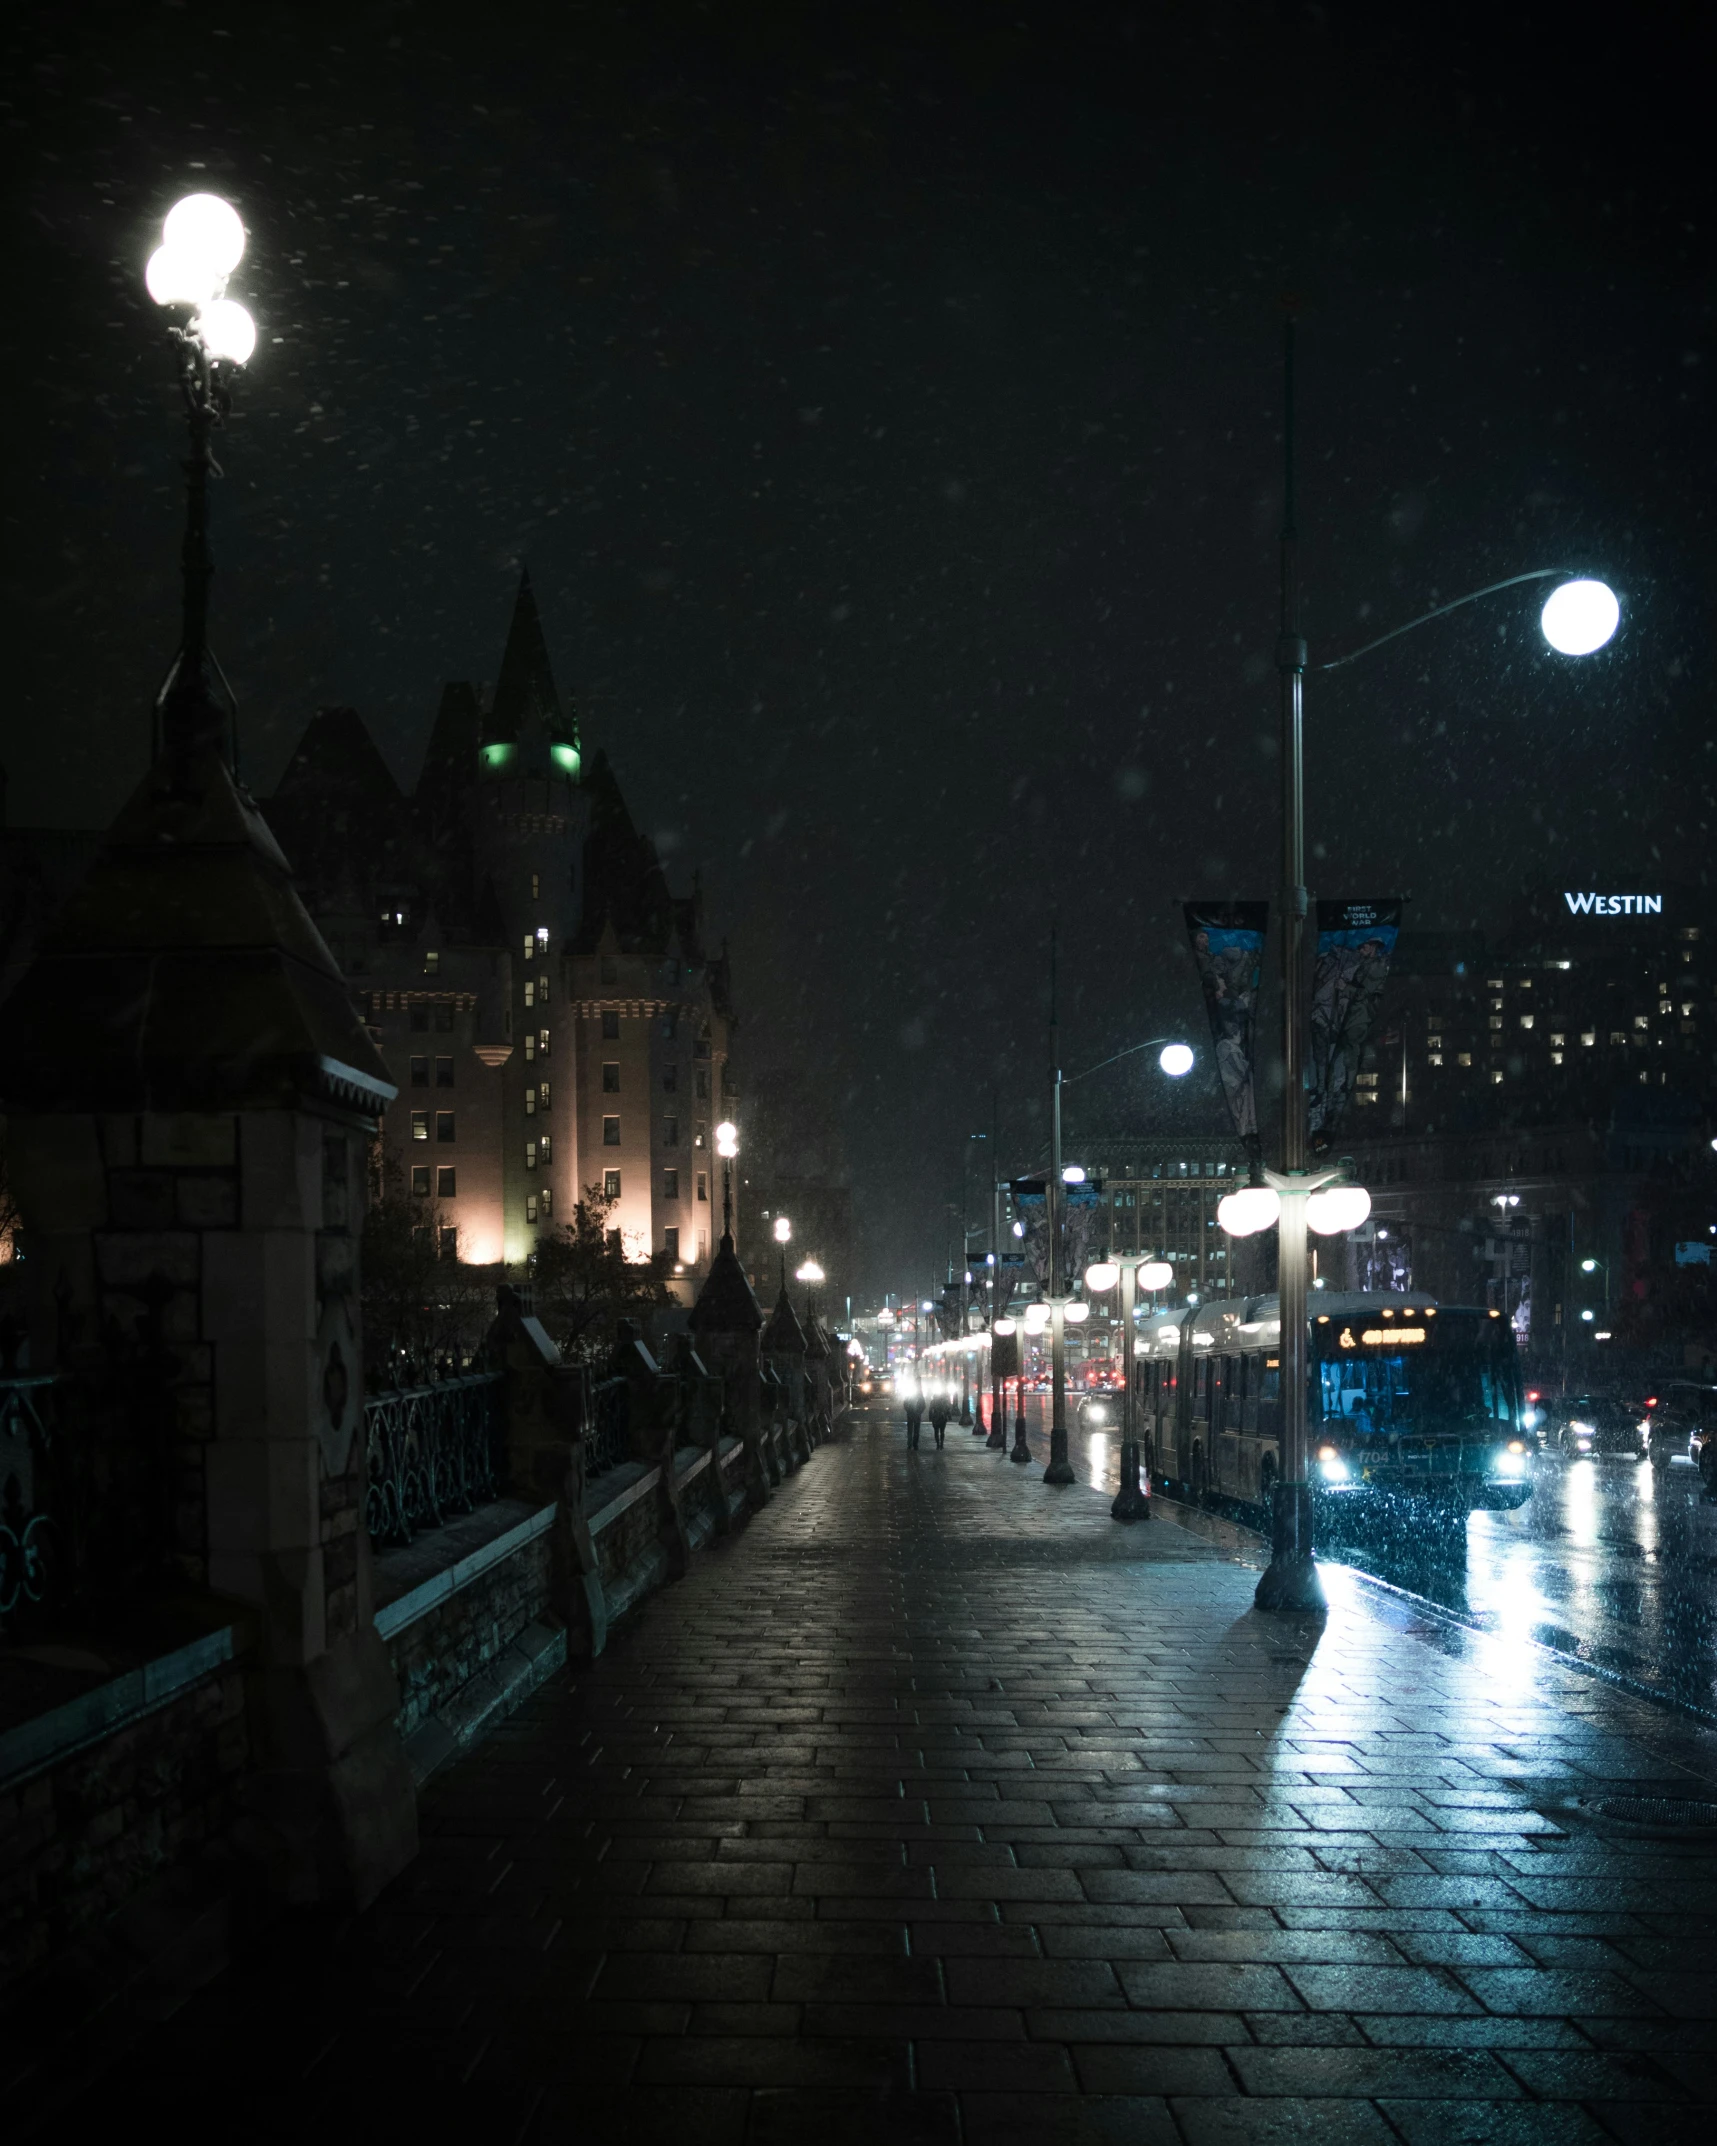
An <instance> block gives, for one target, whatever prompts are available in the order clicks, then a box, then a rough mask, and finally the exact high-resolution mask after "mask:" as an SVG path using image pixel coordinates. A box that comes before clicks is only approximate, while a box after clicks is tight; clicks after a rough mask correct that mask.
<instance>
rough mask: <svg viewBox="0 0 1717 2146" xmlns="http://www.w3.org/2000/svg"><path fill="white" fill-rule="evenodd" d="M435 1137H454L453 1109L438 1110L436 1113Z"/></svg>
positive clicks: (443, 1138) (448, 1138) (444, 1138)
mask: <svg viewBox="0 0 1717 2146" xmlns="http://www.w3.org/2000/svg"><path fill="white" fill-rule="evenodd" d="M435 1137H436V1139H437V1140H451V1139H452V1138H453V1113H452V1111H450V1110H438V1111H437V1112H436V1113H435Z"/></svg>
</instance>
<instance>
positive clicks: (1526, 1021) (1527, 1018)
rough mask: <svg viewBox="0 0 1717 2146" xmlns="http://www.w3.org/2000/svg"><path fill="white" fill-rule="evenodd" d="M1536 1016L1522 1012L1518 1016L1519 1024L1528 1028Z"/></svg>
mask: <svg viewBox="0 0 1717 2146" xmlns="http://www.w3.org/2000/svg"><path fill="white" fill-rule="evenodd" d="M1537 1018H1538V1017H1537V1015H1536V1014H1531V1013H1523V1014H1522V1015H1521V1017H1520V1025H1521V1027H1522V1028H1530V1027H1531V1026H1532V1024H1533V1022H1534V1021H1535V1020H1536V1019H1537Z"/></svg>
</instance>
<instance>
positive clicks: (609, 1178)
mask: <svg viewBox="0 0 1717 2146" xmlns="http://www.w3.org/2000/svg"><path fill="white" fill-rule="evenodd" d="M602 1196H603V1198H604V1199H605V1200H617V1199H618V1198H619V1197H620V1172H619V1171H618V1170H604V1171H603V1173H602Z"/></svg>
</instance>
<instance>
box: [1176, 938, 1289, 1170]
mask: <svg viewBox="0 0 1717 2146" xmlns="http://www.w3.org/2000/svg"><path fill="white" fill-rule="evenodd" d="M1183 907H1184V909H1185V912H1186V932H1187V937H1188V938H1189V939H1190V940H1191V942H1192V958H1193V960H1194V961H1195V962H1196V963H1197V965H1198V980H1199V982H1200V983H1201V984H1202V985H1203V986H1204V1006H1205V1011H1206V1012H1207V1013H1208V1014H1209V1016H1210V1040H1211V1042H1212V1044H1214V1046H1215V1048H1216V1070H1217V1072H1218V1073H1219V1074H1220V1075H1221V1077H1222V1093H1223V1095H1224V1096H1225V1097H1226V1099H1227V1102H1228V1114H1229V1116H1230V1117H1231V1118H1232V1119H1233V1120H1234V1130H1235V1131H1236V1132H1237V1133H1238V1134H1239V1135H1240V1137H1241V1139H1242V1140H1244V1141H1246V1142H1247V1144H1248V1145H1249V1146H1251V1147H1254V1148H1255V1147H1256V1146H1257V1143H1258V1104H1257V1095H1256V1089H1255V1085H1254V1081H1253V1060H1252V1023H1253V1019H1254V1017H1255V1015H1256V1013H1257V1010H1258V972H1259V969H1260V967H1261V965H1262V963H1263V958H1264V934H1265V932H1266V930H1267V929H1268V928H1269V923H1270V905H1269V903H1268V902H1187V903H1185V904H1183Z"/></svg>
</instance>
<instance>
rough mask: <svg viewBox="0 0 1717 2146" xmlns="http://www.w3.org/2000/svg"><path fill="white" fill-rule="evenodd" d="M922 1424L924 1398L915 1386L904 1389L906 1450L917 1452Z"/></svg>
mask: <svg viewBox="0 0 1717 2146" xmlns="http://www.w3.org/2000/svg"><path fill="white" fill-rule="evenodd" d="M923 1422H924V1396H923V1394H922V1393H921V1392H920V1391H919V1389H918V1388H917V1387H916V1386H908V1387H907V1389H906V1450H907V1452H908V1453H916V1452H917V1451H918V1433H919V1430H920V1429H921V1428H922V1426H923Z"/></svg>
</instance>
